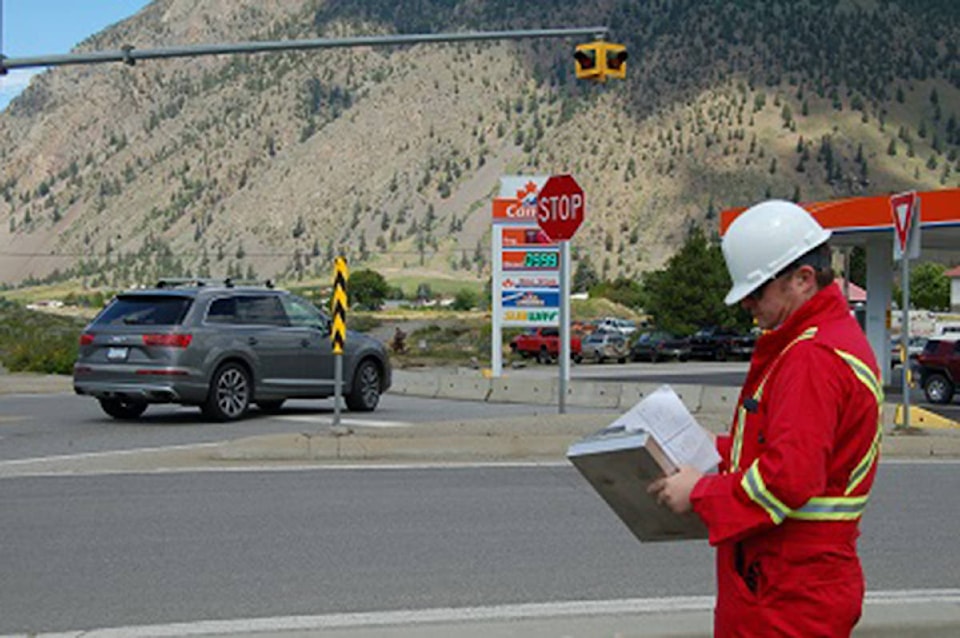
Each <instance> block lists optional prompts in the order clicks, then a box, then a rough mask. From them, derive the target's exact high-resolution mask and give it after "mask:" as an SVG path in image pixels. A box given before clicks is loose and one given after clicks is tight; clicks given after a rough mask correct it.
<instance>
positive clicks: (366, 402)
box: [345, 361, 380, 412]
mask: <svg viewBox="0 0 960 638" xmlns="http://www.w3.org/2000/svg"><path fill="white" fill-rule="evenodd" d="M345 399H346V402H347V407H348V408H350V409H351V410H353V411H354V412H372V411H373V410H374V409H376V407H377V404H378V403H379V402H380V368H378V367H377V364H375V363H374V362H373V361H364V362H362V363H361V364H360V365H359V366H358V367H357V371H356V372H355V373H354V375H353V391H352V392H350V394H348V395H347V396H346V397H345Z"/></svg>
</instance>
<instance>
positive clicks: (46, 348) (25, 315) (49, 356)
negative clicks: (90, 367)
mask: <svg viewBox="0 0 960 638" xmlns="http://www.w3.org/2000/svg"><path fill="white" fill-rule="evenodd" d="M85 324H86V321H85V320H83V319H80V318H77V317H60V316H57V315H51V314H47V313H44V312H36V311H33V310H28V309H27V308H25V307H23V306H21V305H19V304H16V303H14V302H12V301H8V300H7V299H3V298H0V362H2V363H3V365H4V367H5V368H7V370H9V371H10V372H41V373H45V374H71V373H72V372H73V362H74V361H75V360H76V358H77V343H78V338H79V335H80V332H81V331H82V330H83V327H84V325H85Z"/></svg>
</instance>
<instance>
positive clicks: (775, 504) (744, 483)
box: [740, 461, 791, 525]
mask: <svg viewBox="0 0 960 638" xmlns="http://www.w3.org/2000/svg"><path fill="white" fill-rule="evenodd" d="M740 487H742V488H743V491H744V492H746V494H747V496H749V497H750V500H752V501H753V502H754V503H756V504H757V505H759V506H760V507H761V508H763V510H764V511H765V512H766V513H767V515H768V516H769V517H770V520H772V521H773V524H774V525H779V524H780V523H782V522H783V519H785V518H786V517H787V516H789V515H790V512H791V510H790V508H789V507H787V506H786V505H784V504H783V502H782V501H780V499H778V498H777V497H776V496H774V495H773V494H771V493H770V490H768V489H767V486H766V484H765V483H764V482H763V477H762V476H760V467H759V465H758V461H754V462H753V464H752V465H751V466H750V469H749V470H747V471H746V472H744V474H743V478H742V479H741V480H740Z"/></svg>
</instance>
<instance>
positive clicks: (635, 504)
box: [567, 426, 707, 542]
mask: <svg viewBox="0 0 960 638" xmlns="http://www.w3.org/2000/svg"><path fill="white" fill-rule="evenodd" d="M567 458H568V459H569V460H570V462H571V463H573V465H574V466H575V467H576V468H577V470H579V471H580V473H581V474H582V475H583V477H584V478H585V479H587V481H588V482H589V483H590V485H592V486H593V488H594V489H595V490H596V491H597V493H598V494H599V495H600V496H601V497H602V498H603V500H604V501H605V502H606V503H607V505H609V506H610V508H611V509H612V510H613V511H614V512H615V513H616V515H617V516H618V517H619V518H620V520H621V521H623V522H624V524H626V526H627V528H628V529H629V530H630V531H631V532H633V535H634V536H636V537H637V539H638V540H640V541H641V542H657V541H676V540H691V539H702V538H707V528H706V526H705V525H704V524H703V522H702V521H701V520H700V518H699V517H698V516H697V515H696V514H694V513H693V512H690V513H687V514H682V515H680V514H674V513H673V512H672V511H670V510H669V509H667V508H666V507H663V506H662V505H659V504H658V503H657V502H656V499H655V497H653V496H652V495H650V494H647V487H648V486H649V485H650V483H652V482H653V481H654V480H656V479H658V478H660V477H663V476H666V475H668V474H672V473H673V472H674V471H676V467H675V466H674V464H673V462H672V461H671V460H670V459H669V457H667V455H666V454H665V453H664V451H663V448H662V447H661V446H660V444H659V443H657V441H656V439H655V438H654V437H653V436H652V435H650V434H649V433H647V432H644V431H632V432H629V431H627V430H626V428H624V427H623V426H612V427H609V428H606V429H604V430H601V431H600V432H598V433H596V434H593V435H591V436H588V437H586V438H584V439H581V440H580V441H577V442H576V443H574V444H573V445H571V446H570V448H569V449H568V450H567Z"/></svg>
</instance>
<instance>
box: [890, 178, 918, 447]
mask: <svg viewBox="0 0 960 638" xmlns="http://www.w3.org/2000/svg"><path fill="white" fill-rule="evenodd" d="M919 210H920V198H919V197H918V196H917V194H916V192H914V191H909V192H906V193H899V194H897V195H893V196H892V197H891V198H890V212H892V213H893V254H894V258H897V257H899V259H900V287H901V290H902V292H903V298H902V299H901V302H900V312H901V313H902V314H901V319H900V365H901V370H900V379H901V381H900V383H901V386H900V387H901V391H902V393H903V427H904V428H909V427H910V356H909V350H908V347H909V345H910V258H911V257H915V256H918V255H919V253H920V229H919V226H920V215H919Z"/></svg>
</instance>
